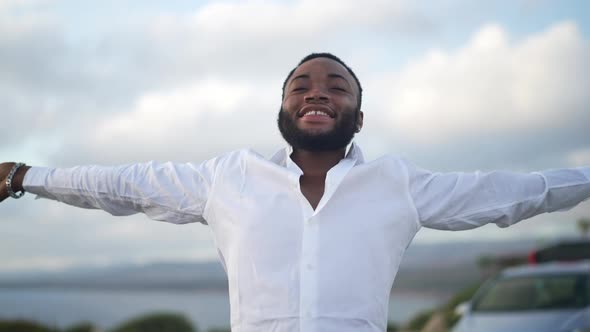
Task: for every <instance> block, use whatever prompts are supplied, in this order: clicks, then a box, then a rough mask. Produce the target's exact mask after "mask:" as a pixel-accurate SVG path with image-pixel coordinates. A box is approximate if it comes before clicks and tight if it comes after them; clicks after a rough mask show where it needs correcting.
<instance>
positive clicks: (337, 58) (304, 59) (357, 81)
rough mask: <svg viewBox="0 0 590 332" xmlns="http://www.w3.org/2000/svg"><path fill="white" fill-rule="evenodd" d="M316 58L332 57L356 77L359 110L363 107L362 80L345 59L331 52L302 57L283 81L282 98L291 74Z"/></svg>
mask: <svg viewBox="0 0 590 332" xmlns="http://www.w3.org/2000/svg"><path fill="white" fill-rule="evenodd" d="M316 58H327V59H331V60H334V61H336V62H338V63H339V64H341V65H342V66H344V68H346V70H347V71H348V73H349V74H350V75H351V76H352V78H354V81H355V82H356V85H357V86H358V88H359V95H358V105H357V110H360V109H361V102H362V100H363V88H362V86H361V82H360V81H359V79H358V78H357V77H356V75H355V74H354V72H353V71H352V69H350V67H348V66H347V65H346V63H344V61H342V60H340V58H339V57H337V56H335V55H334V54H331V53H311V54H309V55H307V56H306V57H305V58H303V59H301V61H299V63H298V64H297V66H296V67H295V68H293V69H291V71H290V72H289V75H287V78H286V79H285V82H283V94H282V96H281V100H282V99H284V98H285V87H286V86H287V81H289V79H290V78H291V76H293V73H294V72H295V70H297V68H299V66H301V65H302V64H304V63H306V62H307V61H309V60H313V59H316Z"/></svg>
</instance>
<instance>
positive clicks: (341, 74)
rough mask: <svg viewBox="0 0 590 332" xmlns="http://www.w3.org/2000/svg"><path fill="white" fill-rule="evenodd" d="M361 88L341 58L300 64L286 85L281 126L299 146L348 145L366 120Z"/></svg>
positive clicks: (315, 148) (327, 147) (328, 147)
mask: <svg viewBox="0 0 590 332" xmlns="http://www.w3.org/2000/svg"><path fill="white" fill-rule="evenodd" d="M358 95H359V89H358V86H357V85H356V82H355V80H354V78H353V77H352V75H350V74H349V73H348V71H347V70H346V68H344V66H342V65H341V64H339V63H338V62H336V61H334V60H331V59H328V58H315V59H312V60H309V61H307V62H305V63H303V64H302V65H300V66H299V67H298V68H297V69H296V70H295V71H294V72H293V75H291V77H290V78H289V80H288V81H287V84H286V85H285V94H284V99H283V103H282V107H281V111H280V112H279V119H278V124H279V130H280V131H281V134H282V135H283V138H285V140H286V141H287V143H289V144H290V145H291V146H293V148H295V149H298V148H299V149H304V150H309V151H326V150H335V149H340V148H344V147H346V145H347V144H348V143H350V141H351V140H352V138H353V136H354V133H355V132H357V131H358V130H360V128H361V127H362V124H363V113H362V112H360V110H358Z"/></svg>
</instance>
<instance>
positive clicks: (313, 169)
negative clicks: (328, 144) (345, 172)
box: [291, 148, 346, 176]
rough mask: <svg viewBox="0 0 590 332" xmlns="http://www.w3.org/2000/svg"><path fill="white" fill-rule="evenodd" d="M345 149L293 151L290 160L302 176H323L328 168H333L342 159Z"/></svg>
mask: <svg viewBox="0 0 590 332" xmlns="http://www.w3.org/2000/svg"><path fill="white" fill-rule="evenodd" d="M345 153H346V148H341V149H337V150H330V151H308V150H302V149H296V150H293V153H292V154H291V159H292V160H293V162H295V164H297V166H299V168H301V170H302V171H303V174H304V175H310V176H325V175H326V173H328V171H329V170H330V168H332V167H334V166H335V165H336V164H338V163H339V162H340V160H342V159H343V158H344V155H345Z"/></svg>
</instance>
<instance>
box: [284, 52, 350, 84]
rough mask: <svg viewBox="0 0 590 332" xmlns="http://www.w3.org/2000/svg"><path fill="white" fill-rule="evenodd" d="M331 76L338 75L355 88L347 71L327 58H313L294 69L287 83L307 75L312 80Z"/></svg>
mask: <svg viewBox="0 0 590 332" xmlns="http://www.w3.org/2000/svg"><path fill="white" fill-rule="evenodd" d="M331 74H337V75H340V76H342V77H344V79H345V80H346V81H348V83H350V85H351V86H356V84H355V83H354V78H353V77H352V75H350V73H349V72H348V70H346V68H345V67H344V66H343V65H341V64H340V63H338V62H337V61H334V60H332V59H328V58H315V59H312V60H309V61H306V62H304V63H302V64H301V65H300V66H299V67H297V69H295V71H294V72H293V75H291V78H289V82H291V81H292V80H293V79H294V78H296V77H297V76H300V75H309V76H310V78H311V79H314V78H325V77H328V76H329V75H331Z"/></svg>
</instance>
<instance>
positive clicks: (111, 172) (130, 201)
mask: <svg viewBox="0 0 590 332" xmlns="http://www.w3.org/2000/svg"><path fill="white" fill-rule="evenodd" d="M0 165H2V168H0V172H1V173H0V177H2V178H3V179H4V178H5V177H6V175H7V174H8V172H9V171H10V170H8V171H6V169H9V168H12V166H11V165H12V164H10V163H6V164H0ZM218 165H219V159H212V160H210V161H207V162H205V163H202V164H191V163H187V164H174V163H157V162H149V163H140V164H131V165H124V166H117V167H104V166H78V167H73V168H64V169H62V168H56V169H53V168H44V167H32V168H23V169H22V171H21V170H19V173H18V177H15V179H14V180H13V190H21V189H24V190H25V191H27V192H30V193H32V194H36V195H38V196H40V197H44V198H49V199H54V200H57V201H60V202H64V203H67V204H70V205H74V206H77V207H82V208H90V209H102V210H105V211H107V212H109V213H111V214H113V215H130V214H134V213H138V212H141V213H145V214H146V215H147V216H149V217H150V218H152V219H156V220H162V221H167V222H172V223H189V222H195V221H199V222H204V221H205V220H204V219H203V217H202V215H203V212H204V208H205V205H206V203H207V200H208V197H209V192H210V189H211V186H212V185H213V179H214V177H215V172H216V171H217V168H218ZM1 185H2V187H0V189H1V195H2V196H0V197H1V198H2V199H6V198H7V197H8V194H7V190H6V189H7V188H5V187H6V181H2V184H1Z"/></svg>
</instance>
